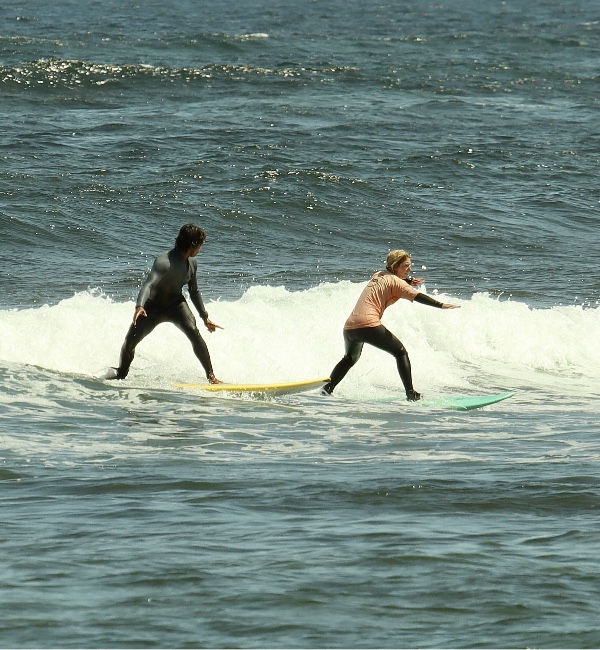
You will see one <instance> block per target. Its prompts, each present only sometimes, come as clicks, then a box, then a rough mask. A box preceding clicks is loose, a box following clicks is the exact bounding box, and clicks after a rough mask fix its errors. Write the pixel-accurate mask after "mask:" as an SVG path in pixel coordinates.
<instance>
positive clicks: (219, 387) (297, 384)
mask: <svg viewBox="0 0 600 650" xmlns="http://www.w3.org/2000/svg"><path fill="white" fill-rule="evenodd" d="M328 381H329V377H324V378H323V379H310V380H307V381H294V382H291V383H286V384H173V386H175V387H176V388H186V389H189V390H202V391H206V392H208V393H237V394H246V395H248V394H251V395H252V394H253V395H273V396H275V395H292V394H293V393H302V392H304V391H307V390H315V389H316V388H320V387H321V386H323V385H324V384H326V383H327V382H328Z"/></svg>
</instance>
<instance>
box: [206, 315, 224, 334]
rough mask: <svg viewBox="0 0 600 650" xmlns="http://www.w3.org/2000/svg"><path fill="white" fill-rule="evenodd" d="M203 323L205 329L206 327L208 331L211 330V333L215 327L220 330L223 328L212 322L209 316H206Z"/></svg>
mask: <svg viewBox="0 0 600 650" xmlns="http://www.w3.org/2000/svg"><path fill="white" fill-rule="evenodd" d="M204 324H205V325H206V329H207V330H208V331H209V332H211V333H212V332H214V331H215V330H216V329H217V327H218V328H219V329H220V330H222V329H223V328H222V327H221V326H220V325H217V324H216V323H213V322H212V321H211V320H210V319H209V318H207V319H206V320H205V321H204Z"/></svg>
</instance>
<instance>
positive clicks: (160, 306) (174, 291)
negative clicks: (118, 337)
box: [117, 248, 213, 379]
mask: <svg viewBox="0 0 600 650" xmlns="http://www.w3.org/2000/svg"><path fill="white" fill-rule="evenodd" d="M197 270H198V260H197V259H196V258H195V257H190V258H188V259H185V258H184V257H183V256H182V255H181V253H180V252H179V251H178V250H177V249H176V248H174V249H173V250H171V251H169V252H168V253H163V254H162V255H159V256H158V257H157V258H156V259H155V260H154V264H153V266H152V269H151V271H150V273H149V274H148V276H147V277H146V280H145V281H144V284H143V285H142V287H141V289H140V292H139V294H138V297H137V302H136V308H137V307H143V308H144V309H145V311H146V314H147V316H140V317H139V318H138V319H137V323H136V324H135V325H134V324H133V323H132V324H131V326H130V327H129V331H128V332H127V336H126V337H125V342H124V343H123V347H122V348H121V359H120V363H119V367H118V369H117V377H118V378H119V379H124V378H125V377H127V374H128V373H129V367H130V366H131V362H132V361H133V357H134V356H135V348H136V346H137V345H138V343H140V341H142V339H144V338H145V337H146V336H148V334H150V332H152V330H153V329H154V328H155V327H156V326H157V325H159V324H160V323H166V322H169V323H173V324H174V325H176V326H177V327H178V328H179V329H180V330H181V331H182V332H183V333H184V334H185V335H186V336H187V337H188V339H189V341H190V343H191V344H192V347H193V348H194V354H195V355H196V357H197V358H198V360H199V361H200V363H201V364H202V367H203V368H204V370H205V371H206V375H207V376H208V375H209V374H210V373H212V371H213V369H212V363H211V360H210V354H209V353H208V348H207V346H206V343H205V342H204V339H203V338H202V337H201V336H200V332H199V331H198V327H197V326H196V319H195V318H194V315H193V314H192V310H191V309H190V308H189V306H188V304H187V302H186V300H185V298H184V296H183V293H182V289H183V286H184V285H185V284H187V285H188V290H189V293H190V298H191V300H192V303H193V304H194V306H195V307H196V309H197V310H198V313H199V314H200V317H201V318H202V320H204V321H206V320H207V319H208V312H207V311H206V308H205V307H204V302H203V301H202V296H201V295H200V291H199V289H198V280H197V277H196V276H197Z"/></svg>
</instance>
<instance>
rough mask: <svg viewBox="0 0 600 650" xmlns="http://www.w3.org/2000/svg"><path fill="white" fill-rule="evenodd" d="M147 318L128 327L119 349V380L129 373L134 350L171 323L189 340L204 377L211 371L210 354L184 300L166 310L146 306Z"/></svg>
mask: <svg viewBox="0 0 600 650" xmlns="http://www.w3.org/2000/svg"><path fill="white" fill-rule="evenodd" d="M145 309H146V313H147V314H148V315H147V316H145V317H144V316H140V317H139V318H138V320H137V323H136V324H135V325H134V324H133V323H132V324H131V326H130V327H129V331H128V332H127V336H126V337H125V342H124V343H123V347H122V348H121V359H120V362H119V367H118V369H117V376H118V378H119V379H125V377H127V374H128V373H129V367H130V366H131V362H132V361H133V357H134V356H135V348H136V346H137V345H138V343H140V341H142V340H143V339H145V338H146V337H147V336H148V334H150V332H152V330H153V329H154V328H155V327H156V326H157V325H160V324H161V323H173V325H175V326H176V327H178V328H179V329H180V330H181V331H182V332H183V333H184V334H185V335H186V336H187V337H188V339H189V341H190V343H191V344H192V347H193V348H194V354H195V355H196V357H197V358H198V360H199V361H200V363H201V364H202V367H203V368H204V370H205V371H206V375H207V376H208V375H209V373H211V372H212V371H213V368H212V363H211V361H210V354H209V353H208V347H207V346H206V343H205V342H204V339H203V338H202V337H201V336H200V332H199V331H198V328H197V326H196V319H195V318H194V314H192V310H191V309H190V308H189V306H188V304H187V302H186V301H185V299H183V298H182V301H181V302H179V303H177V304H175V305H173V306H170V307H166V308H161V307H156V306H153V305H148V306H146V307H145Z"/></svg>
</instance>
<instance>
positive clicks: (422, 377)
mask: <svg viewBox="0 0 600 650" xmlns="http://www.w3.org/2000/svg"><path fill="white" fill-rule="evenodd" d="M362 286H363V285H362V284H355V283H351V282H340V283H329V284H322V285H320V286H318V287H314V288H311V289H308V290H305V291H298V292H291V291H288V290H287V289H285V288H284V287H270V286H256V287H252V288H251V289H249V290H248V291H247V292H246V293H245V294H244V295H243V296H242V297H241V298H240V299H239V300H235V301H215V302H212V303H211V302H209V303H208V304H207V307H208V310H209V312H210V317H211V319H212V320H213V321H215V322H216V323H218V324H220V325H222V326H223V327H224V329H223V330H217V332H216V333H214V334H209V333H208V332H207V331H206V330H204V328H203V326H202V323H200V330H201V332H202V333H203V335H204V336H205V338H206V340H207V343H208V346H209V349H210V352H211V356H212V360H213V364H214V367H215V372H216V374H217V375H218V376H220V377H222V378H223V379H224V380H226V381H231V382H262V381H295V380H301V379H306V378H311V377H317V376H326V375H328V374H329V372H330V371H331V369H332V368H333V366H334V365H335V363H337V361H338V360H339V359H340V358H341V356H342V354H343V341H342V326H343V323H344V321H345V319H346V317H347V315H348V314H349V312H350V310H351V309H352V307H353V305H354V302H355V300H356V298H357V296H358V295H359V293H360V290H361V289H362ZM439 297H440V298H441V299H443V300H446V301H450V300H451V301H452V302H458V303H459V304H461V306H462V308H461V309H459V310H443V311H442V310H438V309H431V308H429V307H426V306H423V305H420V304H417V303H413V304H411V303H409V302H407V301H400V302H398V303H396V304H395V305H394V306H392V307H390V308H389V309H388V310H387V311H386V314H385V316H384V323H385V324H386V325H387V326H388V327H389V329H391V330H392V331H393V332H394V333H395V334H396V335H397V336H398V337H399V338H400V339H401V340H402V342H403V343H404V345H405V346H406V348H407V350H408V351H409V354H410V358H411V362H412V367H413V375H414V380H415V386H416V387H417V389H421V390H428V391H430V392H431V391H434V390H445V389H472V388H473V387H477V388H478V389H485V390H495V389H513V388H517V389H518V388H522V387H524V386H531V385H534V386H536V387H537V388H538V389H540V390H546V391H554V390H572V391H577V392H578V393H581V392H582V391H583V392H584V393H587V394H590V395H593V394H596V391H597V389H596V386H597V385H598V379H599V375H600V371H599V368H600V309H598V308H595V309H583V308H581V307H579V306H569V307H554V308H551V309H532V308H530V307H528V306H527V305H526V304H524V303H519V302H512V301H500V300H497V299H493V298H491V297H490V296H489V295H486V294H475V295H473V296H472V297H471V299H470V300H457V299H454V298H451V297H448V296H439ZM132 313H133V303H132V302H131V303H116V302H113V301H112V300H111V299H110V298H108V297H106V296H105V295H103V294H102V293H101V292H98V291H87V292H83V293H78V294H76V295H74V296H73V297H72V298H69V299H67V300H63V301H61V302H59V303H58V304H55V305H45V306H43V307H40V308H36V309H24V310H10V311H0V363H4V364H15V363H16V364H26V365H33V366H39V367H42V368H45V369H48V370H53V371H59V372H69V373H77V374H90V375H93V374H95V373H97V372H98V371H99V370H101V369H103V368H105V367H107V366H111V365H112V366H114V365H117V363H118V357H119V350H120V347H121V344H122V342H123V338H124V336H125V333H126V331H127V328H128V326H129V323H130V320H131V316H132ZM140 377H145V378H147V379H148V380H149V381H156V382H163V383H164V382H171V381H203V380H204V379H203V373H202V369H201V368H200V366H199V364H198V362H197V360H196V359H195V357H194V356H193V354H192V352H191V349H190V346H189V343H188V341H187V340H186V339H185V337H184V336H183V335H182V334H181V333H180V332H179V331H178V330H177V329H176V328H174V327H173V326H171V325H169V324H164V325H160V326H159V327H158V328H157V329H156V330H155V332H154V333H153V334H151V335H150V336H149V337H148V338H147V339H146V340H145V341H143V342H142V343H141V344H140V345H139V347H138V351H137V356H136V359H135V361H134V364H133V366H132V371H131V375H130V378H135V379H136V380H137V381H139V378H140ZM399 386H400V384H399V379H398V376H397V373H396V369H395V364H394V363H393V360H392V359H391V358H390V357H389V355H386V354H385V353H383V352H381V351H379V350H375V349H373V348H370V347H369V346H365V350H364V352H363V357H362V358H361V360H360V361H359V363H358V364H357V365H356V366H355V368H353V369H352V370H351V372H350V374H349V375H348V377H347V379H346V380H345V381H344V382H343V383H342V384H341V385H340V387H339V388H338V392H339V393H340V394H345V395H347V396H349V397H354V396H358V395H361V396H364V395H369V394H375V393H377V394H380V393H381V392H382V391H397V390H398V389H399Z"/></svg>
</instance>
